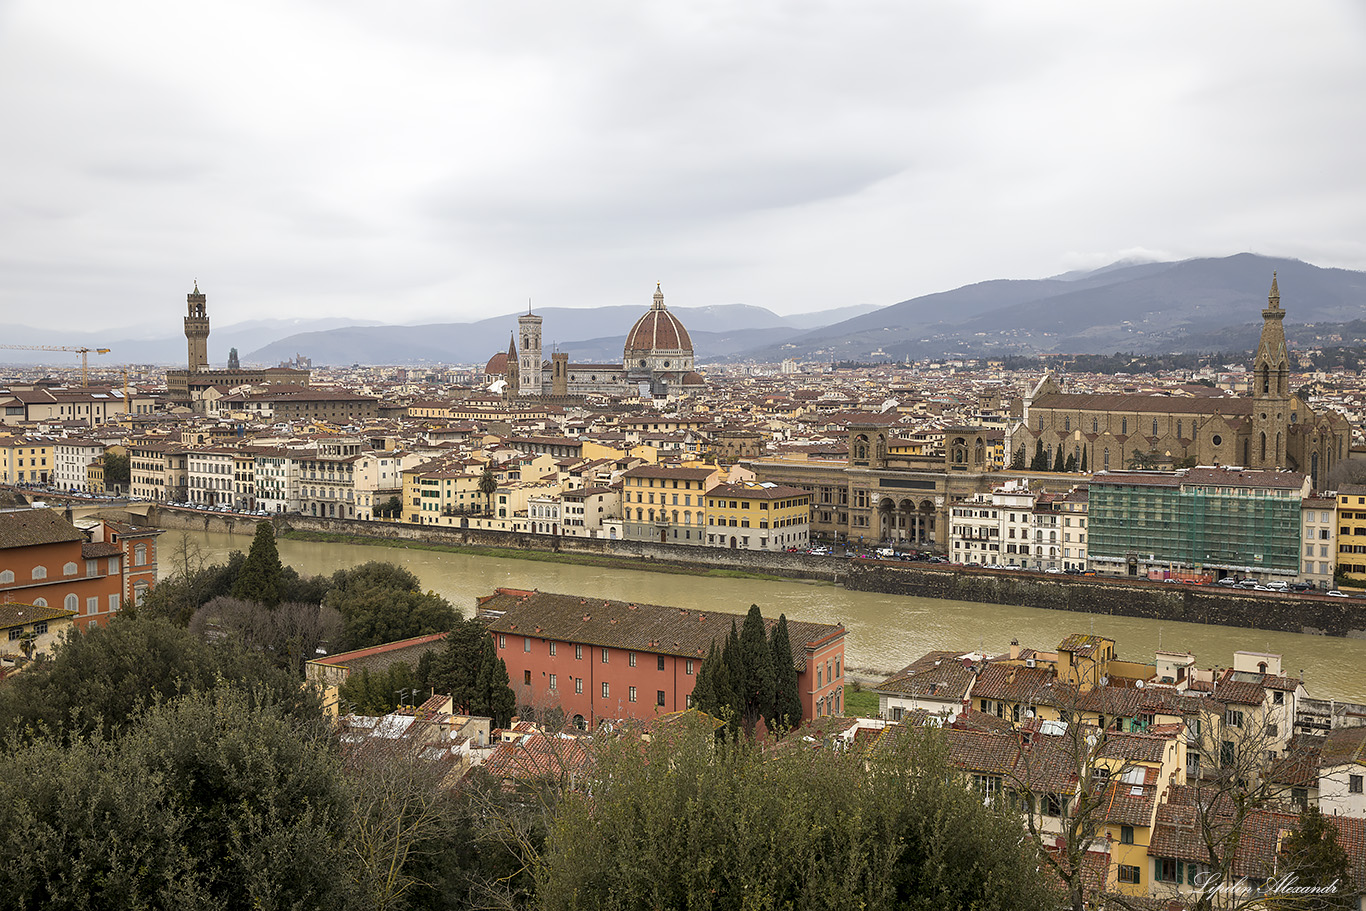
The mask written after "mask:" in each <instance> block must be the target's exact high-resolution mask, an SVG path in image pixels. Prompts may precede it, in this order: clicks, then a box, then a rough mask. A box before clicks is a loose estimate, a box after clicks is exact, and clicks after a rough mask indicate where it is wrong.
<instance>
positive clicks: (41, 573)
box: [33, 566, 47, 604]
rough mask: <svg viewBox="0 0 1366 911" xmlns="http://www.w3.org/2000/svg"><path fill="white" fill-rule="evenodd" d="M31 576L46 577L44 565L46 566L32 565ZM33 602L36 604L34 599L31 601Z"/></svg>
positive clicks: (36, 577)
mask: <svg viewBox="0 0 1366 911" xmlns="http://www.w3.org/2000/svg"><path fill="white" fill-rule="evenodd" d="M33 578H35V579H46V578H47V567H46V566H35V567H33ZM33 603H34V604H37V603H38V602H36V601H35V602H33Z"/></svg>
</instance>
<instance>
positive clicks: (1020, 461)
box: [1010, 443, 1025, 471]
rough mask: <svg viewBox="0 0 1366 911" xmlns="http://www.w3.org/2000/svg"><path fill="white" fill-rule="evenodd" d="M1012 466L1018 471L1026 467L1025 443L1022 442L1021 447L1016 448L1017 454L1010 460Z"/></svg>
mask: <svg viewBox="0 0 1366 911" xmlns="http://www.w3.org/2000/svg"><path fill="white" fill-rule="evenodd" d="M1010 467H1011V468H1012V469H1014V470H1016V471H1018V470H1020V469H1022V468H1024V467H1025V444H1024V443H1021V444H1020V448H1019V449H1016V450H1015V456H1014V458H1012V459H1011V460H1010Z"/></svg>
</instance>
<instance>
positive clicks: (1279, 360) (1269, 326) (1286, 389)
mask: <svg viewBox="0 0 1366 911" xmlns="http://www.w3.org/2000/svg"><path fill="white" fill-rule="evenodd" d="M1284 320H1285V311H1284V310H1282V309H1281V291H1280V287H1279V286H1278V284H1277V279H1276V273H1275V272H1273V273H1271V293H1270V294H1268V295H1267V302H1266V309H1265V310H1263V311H1262V337H1261V340H1260V341H1259V342H1258V343H1257V354H1256V356H1254V357H1253V359H1252V439H1251V441H1250V445H1249V450H1250V452H1249V462H1250V463H1251V464H1250V465H1249V466H1248V467H1249V468H1285V467H1286V444H1287V435H1288V431H1289V421H1288V418H1287V414H1288V412H1289V410H1290V356H1289V353H1288V352H1287V350H1286V346H1285V326H1284V325H1283V321H1284Z"/></svg>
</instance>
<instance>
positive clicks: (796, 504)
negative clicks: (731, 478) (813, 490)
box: [706, 482, 811, 550]
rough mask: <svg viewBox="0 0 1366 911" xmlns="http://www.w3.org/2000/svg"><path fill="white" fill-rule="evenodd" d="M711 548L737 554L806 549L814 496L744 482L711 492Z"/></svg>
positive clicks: (782, 488) (708, 518)
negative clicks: (733, 550)
mask: <svg viewBox="0 0 1366 911" xmlns="http://www.w3.org/2000/svg"><path fill="white" fill-rule="evenodd" d="M706 504H707V505H706V517H707V544H709V545H711V546H713V547H731V548H735V549H737V550H787V549H788V548H790V547H801V548H805V547H806V546H807V544H808V542H809V540H810V536H811V494H809V493H807V492H806V491H805V490H801V489H800V488H797V487H783V486H778V485H773V484H757V483H753V482H740V483H735V484H718V485H716V486H715V487H713V488H712V489H711V490H708V491H707V498H706Z"/></svg>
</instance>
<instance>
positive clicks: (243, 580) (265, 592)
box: [232, 522, 284, 607]
mask: <svg viewBox="0 0 1366 911" xmlns="http://www.w3.org/2000/svg"><path fill="white" fill-rule="evenodd" d="M283 573H284V567H283V566H281V564H280V552H279V550H278V549H276V547H275V526H273V525H271V524H270V523H269V522H258V523H256V537H254V538H252V539H251V550H250V551H248V552H247V559H246V560H245V561H244V562H243V563H242V569H241V571H240V572H239V573H238V574H237V579H236V581H234V582H233V585H232V596H233V597H234V598H240V599H241V600H243V601H259V602H260V603H262V604H265V605H267V606H269V607H275V606H276V605H278V604H279V603H280V597H281V576H282V575H283Z"/></svg>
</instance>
